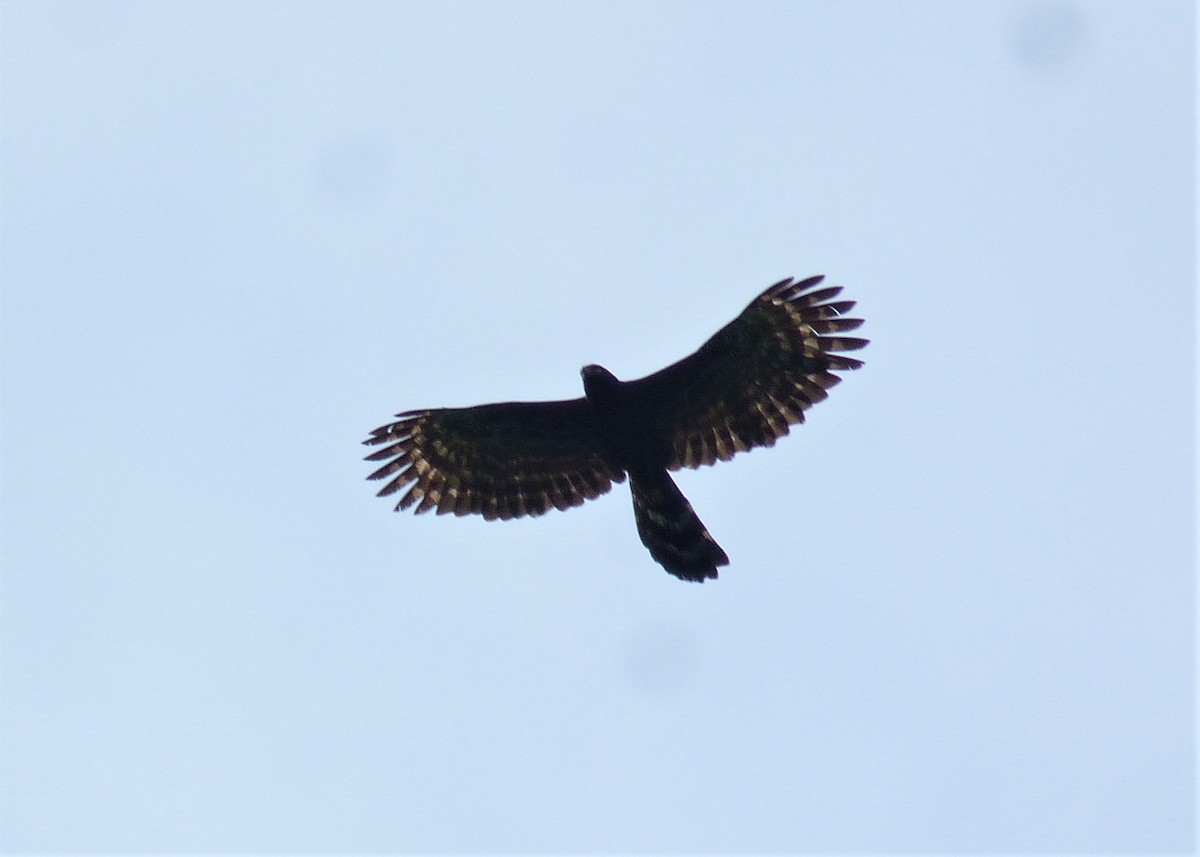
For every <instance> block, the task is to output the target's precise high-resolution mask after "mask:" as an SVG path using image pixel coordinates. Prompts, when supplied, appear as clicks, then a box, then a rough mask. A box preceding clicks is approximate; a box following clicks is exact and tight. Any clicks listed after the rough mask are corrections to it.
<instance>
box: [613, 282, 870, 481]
mask: <svg viewBox="0 0 1200 857" xmlns="http://www.w3.org/2000/svg"><path fill="white" fill-rule="evenodd" d="M822 280H824V277H810V278H808V279H807V280H803V281H801V282H798V283H797V282H794V281H793V280H792V279H791V278H788V279H786V280H782V281H781V282H778V283H776V284H775V285H773V286H771V288H769V289H767V290H766V291H765V292H763V293H762V294H761V295H759V296H758V297H757V298H755V299H754V300H753V301H752V302H751V303H750V305H749V306H748V307H746V309H745V310H744V311H743V312H742V314H741V315H739V316H738V317H737V318H735V319H734V320H733V321H732V322H730V323H729V324H727V325H726V326H725V327H723V328H722V329H721V330H720V331H718V332H717V333H716V335H715V336H713V337H712V338H711V339H710V340H708V342H706V343H704V345H703V346H701V348H700V350H699V351H697V352H696V353H694V354H692V355H690V356H689V357H685V358H684V359H683V360H680V361H679V362H678V363H675V364H672V365H671V366H668V367H667V368H666V369H663V370H661V371H659V372H655V373H654V374H653V375H648V376H646V377H645V378H641V379H639V380H637V381H630V382H628V384H627V387H628V391H629V394H630V395H631V396H632V397H633V401H634V404H635V407H636V408H637V409H638V411H640V412H642V413H645V414H648V415H649V418H650V420H651V421H652V422H653V423H654V425H655V428H656V429H657V431H658V433H659V436H660V437H666V438H669V439H670V444H671V457H670V461H669V463H668V465H667V466H668V467H669V468H670V469H672V470H678V469H679V468H680V467H699V466H700V465H702V464H714V463H715V462H717V461H718V460H720V461H727V460H729V459H730V458H733V456H734V454H736V453H738V452H742V451H744V450H748V449H753V448H754V447H756V446H774V445H775V441H776V439H778V438H780V437H782V436H783V435H785V434H787V433H788V426H789V425H794V424H796V423H801V422H804V411H805V410H806V409H808V408H810V407H812V406H813V405H814V404H816V403H817V402H820V401H822V400H823V399H825V398H826V397H827V395H828V393H827V392H826V391H827V390H829V388H830V387H832V386H833V385H835V384H837V383H838V382H839V381H840V380H841V378H840V377H838V376H837V375H835V374H834V372H835V371H842V370H847V369H857V368H858V367H859V366H861V365H862V361H861V360H855V359H854V358H852V357H845V356H843V355H842V354H841V353H840V352H844V351H855V350H857V349H859V348H862V347H863V346H864V345H866V344H867V340H865V339H855V338H852V337H846V336H842V335H841V334H842V333H844V332H846V331H849V330H854V329H856V328H857V327H859V326H860V325H861V324H862V319H858V318H847V317H846V315H845V314H846V313H847V312H849V311H850V310H851V309H852V308H853V307H854V301H837V300H834V298H836V297H837V296H838V295H839V294H840V293H841V291H842V289H841V287H840V286H833V287H828V288H817V286H819V285H820V283H821V281H822Z"/></svg>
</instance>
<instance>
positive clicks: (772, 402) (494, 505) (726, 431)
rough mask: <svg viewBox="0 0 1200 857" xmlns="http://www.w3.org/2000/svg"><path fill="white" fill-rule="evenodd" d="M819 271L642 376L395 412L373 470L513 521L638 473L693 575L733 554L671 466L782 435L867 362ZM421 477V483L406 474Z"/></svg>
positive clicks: (426, 495)
mask: <svg viewBox="0 0 1200 857" xmlns="http://www.w3.org/2000/svg"><path fill="white" fill-rule="evenodd" d="M823 280H824V277H823V276H818V277H809V278H808V279H806V280H801V281H799V282H796V281H794V280H793V279H792V278H790V277H789V278H788V279H786V280H781V281H780V282H778V283H776V284H775V285H773V286H771V287H770V288H769V289H767V290H766V291H765V292H763V293H762V294H761V295H759V296H758V297H756V298H755V299H754V300H753V301H751V302H750V305H749V306H747V307H746V309H744V310H743V311H742V313H741V315H739V316H738V317H737V318H735V319H734V320H733V321H731V322H730V323H729V324H727V325H725V327H723V328H721V330H719V331H717V333H716V335H714V336H713V337H712V338H711V339H709V340H708V342H706V343H704V345H702V346H701V347H700V349H699V350H698V351H696V352H695V353H694V354H692V355H690V356H688V357H685V358H683V359H682V360H680V361H679V362H678V363H673V364H672V365H670V366H668V367H667V368H665V369H662V370H660V371H658V372H655V373H654V374H653V375H647V376H646V377H645V378H639V379H638V380H636V381H619V380H617V378H616V376H614V375H613V374H612V373H611V372H609V371H608V370H607V369H605V368H604V367H603V366H597V365H590V366H584V367H583V369H582V370H581V372H580V374H581V375H582V376H583V391H584V395H583V396H582V397H581V398H578V399H568V400H564V401H555V402H503V403H499V404H491V405H478V406H476V407H471V408H429V409H421V410H415V411H405V412H404V413H400V414H397V415H396V417H397V421H396V422H392V423H389V424H388V425H385V426H381V427H380V428H377V429H375V431H373V432H371V436H370V437H369V438H367V439H366V440H365V441H363V443H364V444H366V445H368V446H380V447H382V448H381V449H378V450H376V451H375V452H372V453H371V454H370V455H368V456H367V460H368V461H382V462H386V463H385V464H384V465H383V466H382V467H380V468H379V469H378V470H376V471H375V472H374V473H372V474H371V475H370V476H368V477H367V478H368V479H382V480H387V481H386V483H385V484H384V486H383V488H382V490H380V491H379V496H380V497H386V496H389V495H392V494H395V493H397V492H398V491H400V490H401V489H403V488H404V487H405V486H406V485H407V486H409V488H408V490H407V491H406V492H405V493H404V494H403V495H401V497H400V501H399V502H398V503H397V504H396V511H400V510H402V509H408V508H409V507H411V506H414V505H415V506H416V511H417V513H418V514H420V513H422V512H428V511H429V510H430V509H434V510H436V511H437V513H438V514H439V515H444V514H447V513H449V512H453V513H454V514H455V515H468V514H474V515H482V516H483V517H484V519H486V520H489V521H490V520H496V519H500V520H508V519H510V518H520V517H522V516H524V515H541V514H543V513H545V512H547V511H549V510H550V509H552V508H553V509H569V508H570V507H572V506H579V505H582V504H583V502H584V501H585V500H591V499H594V498H596V497H599V496H600V495H601V494H604V493H605V492H607V491H608V490H609V489H610V488H611V487H612V484H613V483H614V482H624V481H625V477H626V476H628V477H629V486H630V490H631V493H632V495H633V514H634V519H635V521H636V523H637V530H638V535H639V536H641V539H642V543H643V544H644V545H645V546H646V547H647V548H648V549H649V550H650V555H651V556H652V557H653V558H654V559H655V561H657V562H658V563H659V564H660V565H662V567H663V568H665V569H666V570H667V571H668V572H670V573H671V574H673V575H675V576H676V577H678V578H681V579H683V580H692V581H700V582H703V581H704V580H705V579H708V578H715V577H716V576H717V568H718V567H720V566H724V565H728V564H729V557H727V556H726V555H725V551H723V550H722V549H721V547H720V545H718V544H717V542H716V540H714V539H713V537H712V536H711V535H709V532H708V530H707V529H706V528H705V526H704V524H703V523H701V521H700V518H699V517H697V515H696V513H695V512H694V511H693V510H692V505H691V503H689V502H688V500H687V498H686V497H684V496H683V494H682V492H680V490H679V488H678V487H677V486H676V485H675V482H674V480H672V479H671V476H670V474H669V473H668V471H671V470H678V469H680V468H681V467H693V468H694V467H699V466H700V465H702V464H715V463H716V462H717V461H728V460H729V459H731V458H733V456H734V455H735V454H736V453H739V452H745V451H747V450H750V449H753V448H755V447H758V446H774V445H775V441H776V440H777V439H778V438H780V437H782V436H783V435H785V434H787V433H788V426H789V425H795V424H797V423H801V422H803V421H804V411H805V410H807V409H808V408H809V407H811V406H812V405H814V404H816V403H817V402H820V401H822V400H823V399H825V398H826V397H827V395H828V392H827V391H828V390H829V388H831V387H832V386H834V385H835V384H837V383H838V382H839V381H840V380H841V378H840V377H839V376H838V375H836V374H834V373H835V372H839V371H844V370H849V369H857V368H859V367H860V366H862V365H863V364H862V361H861V360H856V359H854V358H852V357H847V356H845V355H844V354H843V352H846V351H857V350H858V349H860V348H862V347H863V346H865V345H866V344H867V340H865V339H856V338H853V337H848V336H843V335H842V334H844V333H845V332H847V331H851V330H855V329H856V328H858V327H859V326H860V325H861V324H862V319H858V318H849V317H847V315H846V313H848V312H849V311H850V309H851V308H853V306H854V302H853V301H846V300H836V298H837V297H838V296H839V295H840V294H841V291H842V289H841V287H840V286H833V287H825V288H820V284H821V282H822V281H823ZM410 483H411V484H410Z"/></svg>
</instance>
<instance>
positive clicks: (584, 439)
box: [363, 399, 625, 521]
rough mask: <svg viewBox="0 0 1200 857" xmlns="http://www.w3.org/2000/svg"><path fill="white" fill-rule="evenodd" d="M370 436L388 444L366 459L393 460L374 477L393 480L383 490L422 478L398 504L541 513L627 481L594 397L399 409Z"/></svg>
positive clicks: (509, 514)
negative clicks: (602, 433) (599, 430)
mask: <svg viewBox="0 0 1200 857" xmlns="http://www.w3.org/2000/svg"><path fill="white" fill-rule="evenodd" d="M396 416H397V417H398V418H399V421H398V422H394V423H391V424H390V425H386V426H382V427H380V428H377V429H375V431H373V432H371V436H370V437H369V438H367V439H366V440H365V441H363V443H364V444H366V445H368V446H377V445H380V444H387V446H385V447H384V448H383V449H380V450H378V451H376V452H373V453H371V454H370V455H368V456H367V460H368V461H387V462H388V463H387V464H385V465H383V467H380V468H379V469H378V470H376V471H375V472H374V473H372V474H371V475H370V476H368V477H367V478H368V479H386V478H388V477H391V479H390V481H388V483H387V484H386V485H384V486H383V489H382V490H380V492H379V496H380V497H386V496H388V495H391V494H395V493H396V492H397V491H399V490H400V489H401V488H403V487H404V486H406V485H408V484H409V483H413V484H412V486H411V487H410V488H409V489H408V491H407V492H406V493H405V494H404V495H403V496H402V497H401V498H400V502H399V503H397V504H396V511H400V510H401V509H407V508H409V507H410V506H412V505H414V504H416V506H417V509H416V511H417V513H418V514H420V513H421V512H428V511H429V510H430V509H437V513H438V514H439V515H444V514H446V513H448V512H453V513H454V514H456V515H469V514H475V515H483V517H484V518H485V519H487V520H489V521H490V520H494V519H496V518H500V519H501V520H508V519H509V518H520V517H522V516H524V515H541V514H543V513H544V512H547V511H549V510H550V509H551V508H556V509H568V508H570V507H571V506H579V505H581V504H582V503H583V502H584V501H585V500H591V499H593V498H595V497H599V496H600V495H601V494H603V493H604V492H606V491H608V490H609V488H611V487H612V483H613V482H621V481H623V480H624V479H625V474H624V472H623V471H621V470H619V469H617V468H614V467H613V466H612V465H611V464H610V463H609V462H608V461H607V460H606V459H605V457H604V456H603V454H602V453H601V452H600V449H601V447H600V442H599V439H598V437H597V435H596V429H595V426H594V424H593V419H592V415H591V411H590V409H589V407H588V404H587V400H586V399H572V400H569V401H561V402H504V403H501V404H494V405H479V406H478V407H473V408H439V409H436V410H423V411H408V412H406V413H402V414H397V415H396Z"/></svg>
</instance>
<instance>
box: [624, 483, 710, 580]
mask: <svg viewBox="0 0 1200 857" xmlns="http://www.w3.org/2000/svg"><path fill="white" fill-rule="evenodd" d="M629 486H630V489H631V492H632V494H633V516H634V518H635V519H636V520H637V529H638V535H639V536H641V537H642V544H644V545H645V546H646V547H647V548H648V549H649V551H650V556H652V557H654V559H655V561H656V562H657V563H658V564H659V565H661V566H662V567H663V568H665V569H666V570H667V571H669V572H670V573H671V574H673V575H675V576H676V577H678V578H681V579H683V580H695V581H698V582H701V583H703V582H704V580H705V579H707V578H710V577H716V576H717V567H718V566H722V565H729V557H728V556H726V555H725V551H723V550H721V546H720V545H718V544H717V543H716V541H715V540H714V539H713V537H712V536H710V535H709V534H708V530H706V529H705V528H704V524H703V523H701V521H700V519H699V518H698V517H696V513H695V512H694V511H692V504H691V503H689V502H688V501H687V498H686V497H684V496H683V492H681V491H680V490H679V487H678V486H677V485H676V484H675V481H674V480H673V479H671V476H670V474H669V473H667V471H665V470H660V471H658V472H655V473H642V474H640V475H635V474H633V473H630V474H629Z"/></svg>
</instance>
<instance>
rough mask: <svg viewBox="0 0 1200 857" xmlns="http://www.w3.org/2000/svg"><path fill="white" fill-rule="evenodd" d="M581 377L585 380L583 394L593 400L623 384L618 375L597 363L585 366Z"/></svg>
mask: <svg viewBox="0 0 1200 857" xmlns="http://www.w3.org/2000/svg"><path fill="white" fill-rule="evenodd" d="M579 375H580V377H582V378H583V392H584V393H585V394H586V395H587V397H588V398H589V399H593V400H594V399H595V398H596V396H597V395H600V396H603V395H604V393H605V392H606V391H611V390H615V389H616V388H617V387H618V386H619V385H620V383H621V382H620V381H618V380H617V376H616V375H614V374H613V373H612V372H609V371H608V370H607V369H605V368H604V367H603V366H600V365H599V364H596V363H589V364H588V365H587V366H584V367H583V368H582V369H580V370H579Z"/></svg>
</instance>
